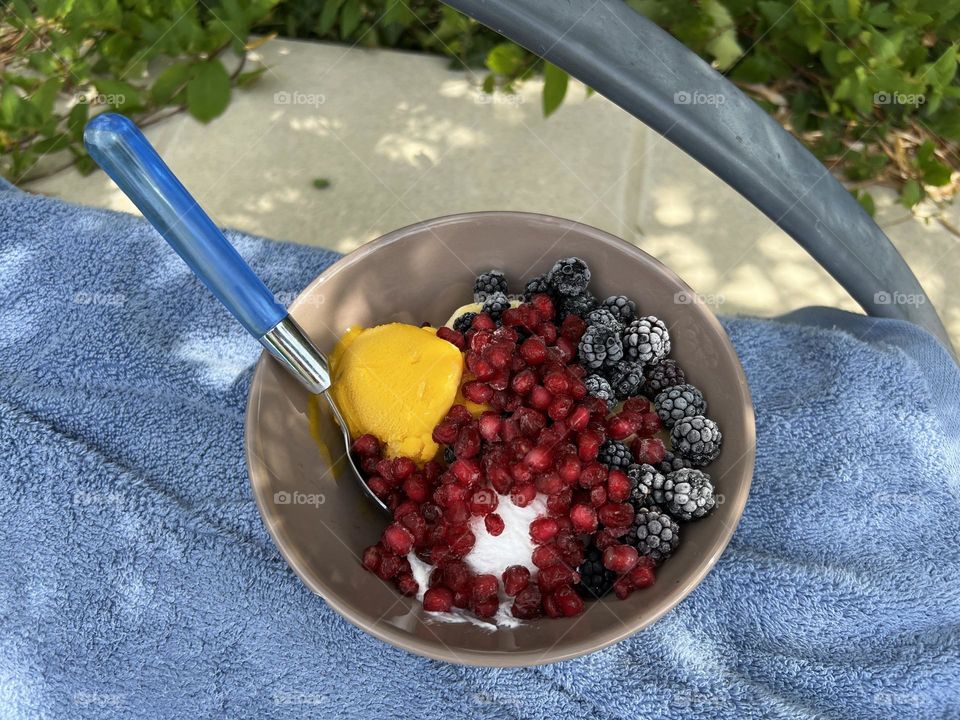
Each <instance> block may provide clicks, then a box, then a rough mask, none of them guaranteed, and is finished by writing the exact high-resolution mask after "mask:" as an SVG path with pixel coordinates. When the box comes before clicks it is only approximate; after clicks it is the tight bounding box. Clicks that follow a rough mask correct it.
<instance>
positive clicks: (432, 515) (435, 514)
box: [420, 503, 443, 523]
mask: <svg viewBox="0 0 960 720" xmlns="http://www.w3.org/2000/svg"><path fill="white" fill-rule="evenodd" d="M420 513H421V514H422V515H423V519H424V520H426V521H427V522H428V523H435V522H437V520H439V519H440V516H441V515H443V511H442V510H441V509H440V508H439V507H438V506H436V505H434V504H433V503H424V504H423V505H422V506H421V507H420Z"/></svg>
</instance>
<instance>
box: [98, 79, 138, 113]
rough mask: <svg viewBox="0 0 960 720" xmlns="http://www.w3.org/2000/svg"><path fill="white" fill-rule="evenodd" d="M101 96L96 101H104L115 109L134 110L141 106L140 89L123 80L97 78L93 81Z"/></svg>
mask: <svg viewBox="0 0 960 720" xmlns="http://www.w3.org/2000/svg"><path fill="white" fill-rule="evenodd" d="M93 82H94V85H95V86H96V88H97V92H98V93H99V95H100V96H101V97H99V98H97V99H96V101H97V102H101V103H105V104H107V105H109V106H110V107H112V108H114V109H116V110H124V111H126V110H134V109H136V108H140V107H142V106H143V96H142V94H141V92H140V89H139V88H137V87H134V86H133V85H131V84H130V83H128V82H124V81H123V80H113V79H112V78H97V79H96V80H94V81H93Z"/></svg>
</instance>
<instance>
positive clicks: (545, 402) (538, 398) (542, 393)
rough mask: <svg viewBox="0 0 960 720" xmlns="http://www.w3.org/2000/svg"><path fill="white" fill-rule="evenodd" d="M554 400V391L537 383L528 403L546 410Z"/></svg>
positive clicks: (538, 408) (528, 398)
mask: <svg viewBox="0 0 960 720" xmlns="http://www.w3.org/2000/svg"><path fill="white" fill-rule="evenodd" d="M552 402H553V393H551V392H550V391H549V390H547V389H546V388H545V387H544V386H543V385H535V386H534V387H533V389H532V390H531V391H530V395H529V396H528V397H527V403H528V404H529V405H530V407H532V408H536V409H537V410H546V409H547V408H548V407H550V403H552Z"/></svg>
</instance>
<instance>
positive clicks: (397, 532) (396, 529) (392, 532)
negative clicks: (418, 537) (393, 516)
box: [383, 523, 413, 555]
mask: <svg viewBox="0 0 960 720" xmlns="http://www.w3.org/2000/svg"><path fill="white" fill-rule="evenodd" d="M383 544H384V545H386V546H387V547H388V548H389V549H390V550H392V551H393V552H395V553H396V554H397V555H406V554H407V553H408V552H410V551H411V550H412V549H413V535H411V534H410V531H409V530H407V529H406V528H405V527H403V526H402V525H400V524H398V523H390V524H389V525H387V529H386V530H384V531H383Z"/></svg>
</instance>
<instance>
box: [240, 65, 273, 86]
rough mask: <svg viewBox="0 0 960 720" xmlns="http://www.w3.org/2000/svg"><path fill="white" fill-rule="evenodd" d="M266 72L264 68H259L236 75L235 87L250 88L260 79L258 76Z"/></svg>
mask: <svg viewBox="0 0 960 720" xmlns="http://www.w3.org/2000/svg"><path fill="white" fill-rule="evenodd" d="M266 71H267V68H266V66H264V67H259V68H257V69H256V70H250V71H249V72H243V73H240V74H239V75H237V87H242V88H245V87H250V86H251V85H253V84H254V83H255V82H256V81H257V80H259V79H260V76H261V75H263V74H264V73H265V72H266Z"/></svg>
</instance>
